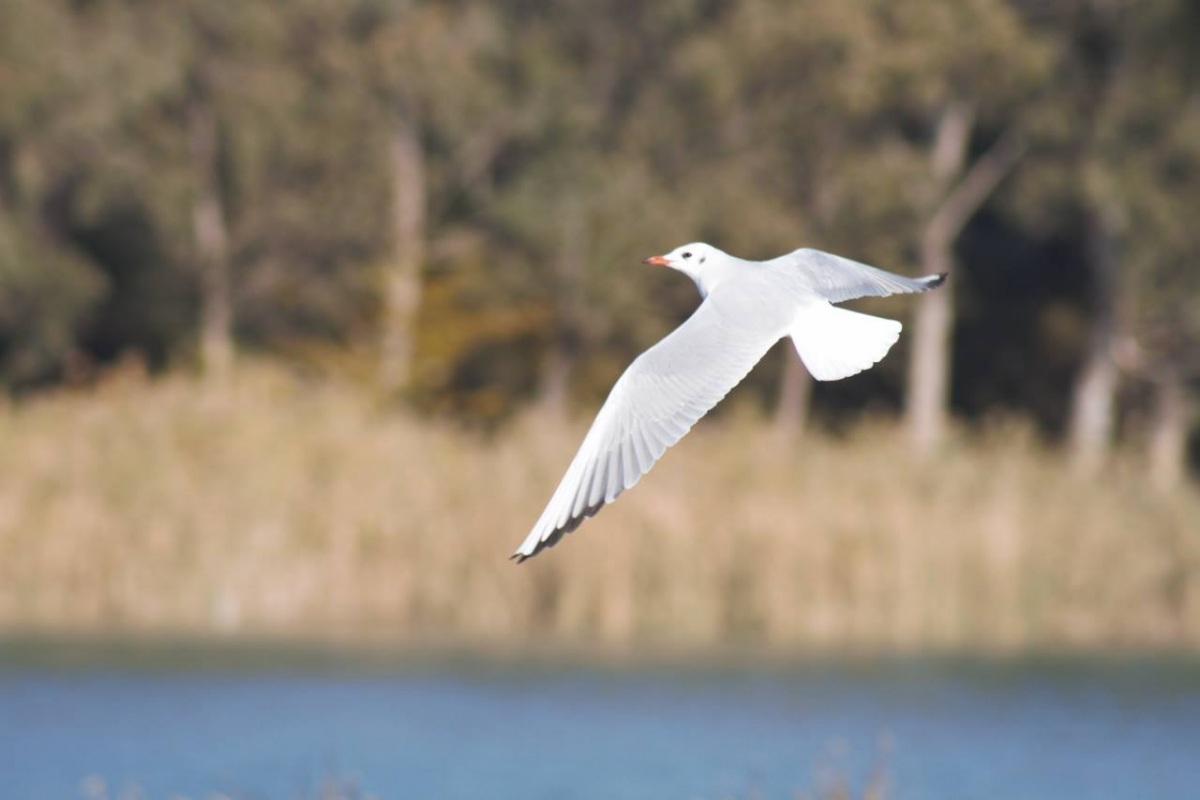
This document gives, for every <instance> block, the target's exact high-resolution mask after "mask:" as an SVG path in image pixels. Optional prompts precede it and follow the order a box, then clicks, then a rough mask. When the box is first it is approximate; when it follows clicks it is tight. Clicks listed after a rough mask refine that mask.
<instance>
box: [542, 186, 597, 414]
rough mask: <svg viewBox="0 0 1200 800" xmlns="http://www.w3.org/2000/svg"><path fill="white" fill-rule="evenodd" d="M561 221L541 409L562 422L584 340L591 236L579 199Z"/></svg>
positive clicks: (568, 205)
mask: <svg viewBox="0 0 1200 800" xmlns="http://www.w3.org/2000/svg"><path fill="white" fill-rule="evenodd" d="M562 221H563V226H562V239H561V240H560V243H559V252H558V257H557V259H555V270H556V273H557V274H556V276H555V278H556V281H555V283H556V284H557V285H556V286H555V297H554V304H555V309H554V312H555V328H556V330H555V332H554V335H555V341H554V343H553V346H552V347H551V351H550V361H549V363H548V364H547V366H546V370H545V372H544V373H543V374H542V384H541V387H540V390H539V392H538V394H539V400H540V404H541V406H542V407H543V408H544V409H545V410H546V412H547V413H549V414H553V415H555V416H557V417H559V418H560V419H561V418H565V417H566V416H567V407H568V402H567V401H568V398H569V389H570V384H571V377H572V375H573V374H574V372H575V364H576V362H577V361H578V359H579V347H580V344H581V340H582V338H583V337H582V326H581V317H582V315H583V273H584V270H585V269H586V260H587V251H588V233H587V220H586V219H585V215H584V208H583V205H582V203H580V202H579V201H578V200H572V201H571V202H569V203H567V204H566V205H565V206H564V208H563V209H562Z"/></svg>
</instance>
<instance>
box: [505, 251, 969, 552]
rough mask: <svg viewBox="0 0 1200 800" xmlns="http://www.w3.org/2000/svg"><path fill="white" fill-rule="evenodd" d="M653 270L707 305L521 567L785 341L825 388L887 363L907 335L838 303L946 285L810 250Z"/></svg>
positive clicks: (561, 489)
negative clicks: (690, 288)
mask: <svg viewBox="0 0 1200 800" xmlns="http://www.w3.org/2000/svg"><path fill="white" fill-rule="evenodd" d="M645 263H647V264H653V265H656V266H662V267H671V268H672V269H676V270H679V271H680V272H682V273H684V274H685V275H687V276H688V277H690V278H691V279H692V280H693V281H695V283H696V288H697V289H699V290H700V296H701V297H702V298H703V301H702V302H701V303H700V306H699V307H698V308H697V309H696V311H695V312H694V313H693V314H692V315H691V316H690V317H689V318H688V319H687V320H686V321H685V322H684V323H683V324H682V325H680V326H679V327H678V328H676V329H675V330H674V331H672V332H671V333H669V334H667V336H665V337H664V338H663V339H662V340H661V341H659V342H658V344H656V345H654V346H653V347H651V348H650V349H649V350H647V351H646V352H644V353H642V354H641V355H640V356H638V357H637V358H636V359H634V362H633V363H632V364H630V365H629V368H628V369H626V370H625V373H624V374H623V375H621V377H620V378H619V379H618V380H617V382H616V384H615V385H614V386H613V388H612V391H611V392H610V393H609V395H608V399H607V400H605V401H604V405H603V406H602V407H601V408H600V412H599V413H598V414H597V415H596V420H595V422H593V423H592V427H591V429H590V430H589V431H588V433H587V436H586V437H584V440H583V444H582V445H580V447H579V452H578V453H577V454H576V455H575V458H574V459H573V460H572V461H571V465H570V466H569V467H567V472H566V475H565V476H563V479H562V482H561V483H559V485H558V489H556V490H555V492H554V495H553V496H552V497H551V498H550V502H549V504H547V506H546V510H545V511H543V512H542V515H541V517H539V518H538V521H537V522H536V523H535V524H534V526H533V530H531V531H530V532H529V535H528V536H527V537H526V538H525V541H523V542H522V543H521V546H520V547H518V548H517V550H516V552H515V553H513V555H512V558H513V559H515V560H516V561H517V562H518V563H520V562H522V561H525V560H526V559H527V558H530V557H532V556H534V555H537V554H538V553H539V552H541V551H542V550H544V549H545V548H547V547H553V546H554V545H556V544H558V542H559V541H560V540H561V539H562V537H563V536H564V535H565V534H567V533H570V532H571V531H573V530H575V529H576V528H578V527H579V525H580V523H582V522H583V521H584V520H585V519H587V518H588V517H591V516H593V515H594V514H595V513H596V512H598V511H599V510H600V509H601V508H602V507H603V506H604V505H606V504H607V503H611V502H612V501H613V500H615V499H617V496H618V495H619V494H621V492H623V491H625V490H626V489H629V488H631V487H632V486H633V485H634V484H635V483H637V482H638V480H639V479H640V478H641V477H642V476H643V475H645V474H646V473H647V472H649V470H650V468H651V467H652V466H654V463H655V462H656V461H658V459H659V458H660V457H661V456H662V454H663V453H665V452H666V450H667V448H668V447H670V446H671V445H673V444H675V443H676V442H678V441H679V440H680V439H681V438H683V435H684V434H685V433H687V432H688V431H689V430H691V428H692V426H693V425H695V424H696V422H697V421H698V420H699V419H700V418H701V417H703V416H704V415H705V414H706V413H708V410H709V409H710V408H712V407H713V406H715V405H716V404H717V403H718V402H720V400H721V398H723V397H724V396H725V395H727V394H728V393H729V391H730V390H731V389H733V387H734V386H737V385H738V383H740V382H741V380H742V379H743V378H744V377H746V375H747V373H749V372H750V370H751V368H753V367H754V365H755V364H757V363H758V361H759V360H760V359H761V358H762V357H763V355H765V354H766V352H767V351H768V350H770V349H771V346H772V345H774V344H775V342H777V341H779V340H780V339H782V338H783V337H784V336H788V337H791V340H792V344H794V345H795V347H796V351H797V352H798V353H799V355H800V360H801V361H803V362H804V366H805V367H807V368H808V371H809V372H810V373H812V376H813V377H814V378H816V379H817V380H819V381H835V380H839V379H841V378H846V377H849V376H851V375H855V374H857V373H859V372H862V371H863V370H865V369H868V368H869V367H871V366H874V365H875V364H876V363H878V362H879V360H880V359H882V358H883V357H884V356H885V355H886V354H887V352H888V350H890V349H891V347H892V345H893V344H895V343H896V340H897V339H898V338H899V337H900V327H901V326H900V323H899V322H897V321H895V320H890V319H881V318H879V317H872V316H869V315H867V314H860V313H858V312H856V311H850V310H849V309H845V308H838V307H837V306H835V305H834V303H841V302H843V301H846V300H853V299H854V298H856V297H887V296H888V295H893V294H908V293H913V292H925V291H928V290H930V289H934V288H937V287H938V286H941V285H942V284H943V283H944V282H945V280H946V275H945V274H944V273H943V274H940V275H927V276H925V277H922V278H906V277H904V276H902V275H894V274H892V273H890V272H885V271H883V270H881V269H876V268H875V267H869V266H867V265H866V264H860V263H858V262H857V261H851V260H850V259H847V258H842V257H841V256H835V255H833V254H831V253H824V252H821V251H820V250H811V249H807V248H802V249H800V250H796V251H794V252H791V253H788V254H787V255H783V256H779V257H778V258H773V259H770V260H769V261H747V260H745V259H741V258H737V257H735V256H731V255H729V254H728V253H725V252H722V251H721V250H719V249H717V248H716V247H713V246H712V245H709V244H704V243H703V242H696V243H693V244H685V245H683V246H681V247H677V248H676V249H675V250H672V251H671V252H670V253H667V254H666V255H664V256H652V257H650V258H647V259H646V260H645Z"/></svg>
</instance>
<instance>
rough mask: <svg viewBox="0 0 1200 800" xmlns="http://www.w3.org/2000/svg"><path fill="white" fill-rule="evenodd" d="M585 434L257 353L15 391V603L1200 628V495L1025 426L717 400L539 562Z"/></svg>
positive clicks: (812, 629)
mask: <svg viewBox="0 0 1200 800" xmlns="http://www.w3.org/2000/svg"><path fill="white" fill-rule="evenodd" d="M582 432H583V427H582V425H581V424H571V425H565V424H564V425H553V424H550V425H547V424H545V423H544V421H539V422H538V424H533V420H531V419H527V420H524V421H522V422H519V423H517V424H516V425H514V426H513V427H511V428H509V429H507V430H506V431H504V432H503V433H502V434H501V435H499V436H498V437H496V438H495V439H492V440H484V439H482V438H480V437H477V436H473V435H470V434H466V433H463V432H461V431H457V430H455V429H453V428H450V427H447V426H443V425H440V424H435V423H430V422H428V421H424V420H419V419H415V418H413V417H411V416H408V415H406V414H404V413H402V412H398V411H396V410H395V409H391V410H387V409H381V408H379V407H378V406H377V405H376V404H374V403H373V402H372V401H371V400H370V398H369V397H367V396H365V395H364V394H363V393H361V392H359V391H357V390H355V389H354V388H353V387H349V386H344V385H337V384H333V383H307V382H303V381H299V380H297V379H294V378H290V377H288V376H286V375H285V374H283V373H280V372H278V371H275V370H272V369H270V368H267V367H263V366H261V365H260V366H255V367H252V368H249V369H244V370H243V371H242V372H241V373H240V374H239V375H238V376H237V377H236V380H235V381H234V382H233V384H232V385H230V386H227V387H225V388H223V389H213V388H210V387H205V386H204V385H202V384H201V383H199V382H197V381H196V380H194V379H192V378H189V377H188V376H182V375H175V376H171V377H168V378H165V379H160V380H153V381H150V380H147V379H144V378H139V377H137V376H125V377H122V378H120V379H116V380H112V381H109V382H108V383H106V384H105V385H103V386H101V387H100V388H99V389H97V390H94V391H91V392H88V393H63V394H59V395H56V396H52V397H47V398H41V399H37V400H35V401H32V402H29V403H26V404H20V405H9V406H5V407H0V443H2V447H0V627H6V628H9V629H18V628H24V629H29V628H34V629H74V630H92V631H109V630H114V629H128V628H132V629H136V630H155V631H180V630H182V631H192V632H202V631H210V630H212V631H238V630H240V631H251V632H257V631H270V632H275V633H312V632H316V633H321V632H330V631H343V632H344V631H354V632H362V633H386V634H392V633H396V634H401V635H411V636H429V635H437V636H453V637H459V638H463V639H465V640H467V641H475V642H477V643H480V644H487V643H494V642H499V641H525V640H530V639H539V640H540V639H552V640H554V641H587V642H606V643H612V644H618V645H620V644H626V645H628V644H634V645H641V644H642V643H647V642H653V643H656V644H665V645H672V644H714V643H718V642H726V643H727V642H729V641H731V640H733V641H739V640H741V641H753V642H759V643H763V644H766V645H779V646H786V647H791V646H800V647H828V648H889V649H890V648H918V647H945V648H962V647H987V648H992V647H995V648H1006V647H1057V646H1154V647H1159V646H1165V647H1191V646H1195V645H1197V644H1200V499H1198V498H1197V496H1196V494H1195V492H1194V491H1193V490H1187V491H1183V492H1180V493H1179V494H1177V495H1173V496H1169V497H1163V496H1157V495H1155V494H1154V493H1153V492H1151V491H1150V490H1149V489H1148V488H1147V487H1146V486H1145V485H1144V482H1143V481H1142V480H1141V478H1140V476H1139V474H1138V469H1137V465H1136V464H1134V463H1132V462H1128V461H1127V462H1126V463H1125V464H1124V465H1123V466H1122V465H1118V466H1117V467H1115V468H1114V469H1113V470H1112V471H1110V472H1109V473H1108V474H1106V475H1105V476H1104V477H1103V478H1102V479H1099V480H1097V481H1094V482H1082V481H1078V480H1074V479H1072V478H1070V477H1069V476H1068V475H1067V474H1066V473H1065V470H1064V469H1063V464H1062V463H1061V462H1060V460H1059V458H1058V457H1057V456H1056V455H1054V454H1052V453H1048V452H1046V451H1044V450H1043V449H1042V448H1041V447H1040V446H1038V445H1037V444H1036V443H1035V442H1033V440H1032V437H1030V436H1029V435H1027V433H1026V432H1024V431H1023V430H1022V429H1020V428H1019V427H1007V428H1003V429H998V430H996V431H993V432H992V433H991V434H989V435H986V436H984V437H982V438H981V439H979V440H967V439H964V440H960V441H957V442H955V443H954V444H953V445H951V446H949V447H947V448H946V449H945V451H944V452H943V453H941V454H940V456H939V457H938V458H936V459H934V460H933V461H931V462H929V463H927V464H921V463H918V462H916V461H914V460H913V459H912V458H911V457H910V456H909V455H908V453H907V451H906V450H905V447H904V442H903V438H902V437H901V436H900V435H899V434H898V432H896V431H895V430H894V429H892V428H891V427H889V426H886V425H881V424H877V425H869V426H864V427H862V428H860V429H859V430H858V431H857V432H856V433H854V434H853V435H851V436H850V437H848V438H844V439H835V438H832V437H829V436H826V435H819V434H814V435H810V436H809V437H807V438H806V439H804V440H803V442H802V443H791V444H787V443H783V442H780V441H778V440H777V438H776V437H775V436H774V435H773V433H772V430H771V429H770V427H769V426H766V425H764V424H758V423H755V422H754V421H752V420H746V419H740V420H738V419H735V420H723V421H718V422H710V423H702V424H701V425H700V426H699V428H698V430H696V431H695V432H694V433H693V434H692V435H691V436H689V437H688V438H687V439H685V440H684V442H683V443H681V444H680V446H679V447H677V448H676V449H675V450H674V451H672V452H671V453H668V454H667V456H666V457H665V459H664V461H663V463H662V464H661V465H660V466H659V468H658V469H656V470H655V471H654V472H653V473H652V474H651V475H649V476H647V477H646V478H645V479H644V480H643V482H642V484H641V485H639V486H638V487H637V489H636V490H635V491H633V492H631V493H630V494H628V495H626V496H625V497H623V498H622V499H621V501H620V502H618V503H616V504H615V505H614V506H613V507H611V508H608V509H605V510H604V512H603V513H601V514H600V515H599V516H598V517H597V518H596V519H594V520H591V521H590V522H589V523H587V524H586V525H585V526H584V527H583V528H582V529H581V530H580V531H578V532H577V533H575V534H573V535H571V536H570V537H568V538H567V539H566V541H565V542H564V543H563V544H562V545H560V546H559V547H557V548H555V549H553V550H551V551H548V552H547V553H546V554H544V555H541V556H539V557H538V558H536V559H534V560H533V561H532V562H530V563H528V564H525V565H522V566H519V567H518V566H516V565H514V564H511V563H509V562H508V561H506V557H507V555H508V554H509V552H511V550H512V548H513V547H515V545H516V544H517V543H518V542H519V540H520V539H521V537H522V536H523V535H524V534H525V532H526V530H527V528H528V526H529V525H530V524H531V523H532V521H533V520H534V518H535V517H536V516H537V514H538V512H539V511H540V510H541V507H542V504H543V503H544V501H545V500H546V499H547V498H548V496H549V494H550V491H551V489H552V488H553V485H554V482H555V481H556V480H557V479H558V477H559V475H560V474H561V471H562V469H563V468H564V466H565V464H566V462H567V461H568V460H569V458H570V456H571V454H572V452H573V450H574V447H575V446H576V444H577V443H578V441H579V440H580V438H581V436H582Z"/></svg>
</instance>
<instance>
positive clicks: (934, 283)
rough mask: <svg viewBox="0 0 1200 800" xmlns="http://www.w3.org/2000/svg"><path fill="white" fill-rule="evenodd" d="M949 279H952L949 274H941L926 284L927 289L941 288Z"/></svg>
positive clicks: (931, 278) (932, 277) (934, 276)
mask: <svg viewBox="0 0 1200 800" xmlns="http://www.w3.org/2000/svg"><path fill="white" fill-rule="evenodd" d="M949 277H950V273H949V272H939V273H938V274H937V275H933V276H931V277H930V278H928V279H927V280H928V282H927V283H926V284H925V288H926V289H936V288H938V287H939V286H941V285H942V284H943V283H945V282H946V278H949Z"/></svg>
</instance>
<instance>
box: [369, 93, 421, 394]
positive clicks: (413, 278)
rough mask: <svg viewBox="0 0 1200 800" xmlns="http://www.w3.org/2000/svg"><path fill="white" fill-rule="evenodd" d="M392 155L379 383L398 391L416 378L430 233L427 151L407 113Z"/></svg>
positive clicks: (397, 125) (398, 122) (395, 131)
mask: <svg viewBox="0 0 1200 800" xmlns="http://www.w3.org/2000/svg"><path fill="white" fill-rule="evenodd" d="M390 156H391V169H392V264H391V268H390V269H389V270H388V273H387V275H386V277H385V283H384V308H383V326H382V327H383V331H382V341H381V346H380V362H379V381H380V385H381V386H382V387H383V388H384V389H385V390H386V391H389V392H397V391H401V390H403V389H405V388H407V387H408V385H409V383H410V382H411V380H412V370H413V356H414V354H415V352H416V330H417V314H418V311H419V310H420V307H421V288H422V287H421V274H422V271H423V267H424V261H425V234H426V231H425V225H426V220H425V200H426V198H425V193H426V188H425V154H424V151H423V150H422V147H421V135H420V130H419V127H418V125H417V123H416V121H415V120H414V119H412V118H411V116H409V115H407V114H402V115H400V116H398V117H397V118H396V121H395V123H394V124H393V127H392V136H391V142H390Z"/></svg>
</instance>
